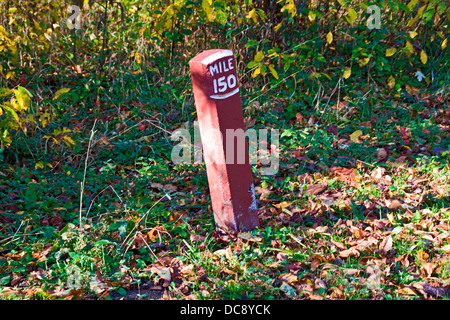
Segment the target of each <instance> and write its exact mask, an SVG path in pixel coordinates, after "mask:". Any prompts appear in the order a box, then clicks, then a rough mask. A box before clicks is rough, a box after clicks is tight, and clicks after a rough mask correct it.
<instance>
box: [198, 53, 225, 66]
mask: <svg viewBox="0 0 450 320" xmlns="http://www.w3.org/2000/svg"><path fill="white" fill-rule="evenodd" d="M230 56H233V51H231V50H222V51H219V52H217V53H215V54H212V55H210V56H207V57H206V58H205V59H203V60H202V64H205V65H207V64H210V63H212V62H214V61H216V60H218V59H220V58H224V57H230Z"/></svg>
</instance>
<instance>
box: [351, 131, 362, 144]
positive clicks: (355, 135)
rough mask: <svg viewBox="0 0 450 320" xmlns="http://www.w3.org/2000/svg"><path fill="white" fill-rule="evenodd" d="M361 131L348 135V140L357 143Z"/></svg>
mask: <svg viewBox="0 0 450 320" xmlns="http://www.w3.org/2000/svg"><path fill="white" fill-rule="evenodd" d="M362 134H363V133H362V131H361V130H356V131H355V132H353V133H352V134H351V135H350V140H351V141H353V142H359V137H360V136H362Z"/></svg>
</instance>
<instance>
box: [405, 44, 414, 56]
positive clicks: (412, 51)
mask: <svg viewBox="0 0 450 320" xmlns="http://www.w3.org/2000/svg"><path fill="white" fill-rule="evenodd" d="M405 49H406V51H407V55H408V57H409V56H410V55H411V54H413V53H414V48H413V46H412V44H411V42H409V41H406V44H405Z"/></svg>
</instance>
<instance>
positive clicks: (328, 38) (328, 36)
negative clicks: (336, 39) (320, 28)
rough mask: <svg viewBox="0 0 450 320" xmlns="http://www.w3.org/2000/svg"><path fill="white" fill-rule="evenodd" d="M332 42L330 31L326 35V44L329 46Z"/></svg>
mask: <svg viewBox="0 0 450 320" xmlns="http://www.w3.org/2000/svg"><path fill="white" fill-rule="evenodd" d="M332 41H333V33H331V31H330V32H328V34H327V42H328V44H330V43H331V42H332Z"/></svg>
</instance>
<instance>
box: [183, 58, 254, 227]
mask: <svg viewBox="0 0 450 320" xmlns="http://www.w3.org/2000/svg"><path fill="white" fill-rule="evenodd" d="M189 66H190V71H191V79H192V86H193V91H194V98H195V105H196V109H197V115H198V122H199V129H200V136H201V139H202V146H203V154H204V158H205V164H206V171H207V175H208V184H209V190H210V194H211V201H212V208H213V211H214V219H215V222H216V225H217V226H220V227H223V228H227V229H231V230H239V231H249V230H252V229H254V228H255V227H258V226H259V221H258V212H257V206H256V200H255V196H254V187H253V181H252V171H251V167H250V163H249V157H248V146H247V142H245V147H244V148H239V147H240V144H239V143H237V140H238V139H236V141H235V143H234V144H233V153H232V154H233V155H234V157H230V156H229V157H228V158H227V157H226V156H227V154H228V155H229V154H230V150H228V152H227V150H226V147H227V129H231V130H234V131H233V132H238V131H235V130H239V129H240V130H242V131H241V132H243V131H244V130H245V128H244V119H243V114H242V104H241V98H240V94H239V83H238V77H237V74H236V62H235V59H234V56H233V53H232V52H231V51H230V50H223V49H213V50H207V51H204V52H202V53H200V54H198V55H197V56H196V57H194V58H193V59H191V61H189ZM233 139H234V138H233ZM230 145H231V144H230ZM241 147H242V146H241ZM242 159H244V161H242Z"/></svg>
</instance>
